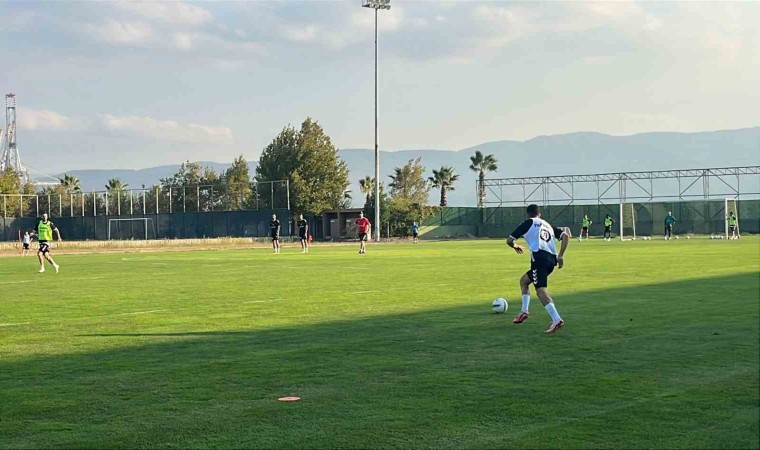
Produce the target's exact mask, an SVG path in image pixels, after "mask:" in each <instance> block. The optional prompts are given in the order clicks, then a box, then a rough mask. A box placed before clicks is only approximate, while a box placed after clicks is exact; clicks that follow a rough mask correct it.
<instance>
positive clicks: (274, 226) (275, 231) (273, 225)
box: [269, 214, 280, 253]
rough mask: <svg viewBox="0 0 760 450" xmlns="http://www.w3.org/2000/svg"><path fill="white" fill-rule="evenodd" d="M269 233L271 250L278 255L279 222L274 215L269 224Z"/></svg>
mask: <svg viewBox="0 0 760 450" xmlns="http://www.w3.org/2000/svg"><path fill="white" fill-rule="evenodd" d="M269 233H270V235H271V236H272V249H273V250H274V252H275V253H280V221H279V220H277V215H275V214H272V220H271V221H270V222H269Z"/></svg>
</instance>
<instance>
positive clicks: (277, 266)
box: [0, 238, 760, 448]
mask: <svg viewBox="0 0 760 450" xmlns="http://www.w3.org/2000/svg"><path fill="white" fill-rule="evenodd" d="M57 260H58V262H59V263H60V264H61V266H62V271H61V273H60V274H57V275H56V274H55V273H53V272H52V270H48V272H47V273H45V274H37V273H36V270H37V267H36V262H35V260H34V259H32V258H26V259H22V258H19V257H6V258H0V289H1V290H2V291H1V292H2V296H1V297H0V298H1V300H0V447H2V448H30V447H47V448H49V447H59V448H82V447H90V448H92V447H99V448H104V447H105V448H137V447H142V448H188V447H193V448H199V447H203V448H206V447H218V448H230V447H235V448H240V447H288V448H293V447H299V448H300V447H307V448H311V447H321V448H324V447H343V448H345V447H352V448H355V447H363V448H366V447H403V448H411V447H415V448H452V447H453V448H464V447H466V448H473V447H476V448H503V447H521V448H523V447H525V448H534V447H552V448H559V447H564V448H568V447H572V448H578V447H586V448H588V447H597V448H610V447H617V448H758V447H760V441H759V437H758V436H759V434H758V433H759V426H758V423H759V422H760V394H759V390H760V381H759V378H760V344H759V340H760V336H759V331H758V330H759V329H760V239H757V238H747V239H743V240H741V241H710V240H708V239H701V240H697V239H692V240H689V241H686V240H680V241H671V242H663V241H650V242H643V241H636V242H623V243H621V242H610V243H605V242H602V241H592V242H583V243H578V242H577V241H575V240H574V241H572V242H571V245H570V249H569V251H568V254H567V257H566V267H565V268H564V269H562V270H559V271H555V273H554V274H553V275H552V277H551V279H550V283H551V284H550V290H551V291H552V293H553V295H554V298H555V301H556V304H557V308H558V310H559V312H560V313H561V314H562V316H563V318H564V319H565V321H566V323H567V326H566V327H565V328H563V329H562V330H560V331H559V332H558V333H557V334H555V335H544V334H543V331H544V329H546V327H547V326H548V324H549V317H548V315H547V314H546V312H545V310H543V308H542V307H541V304H540V302H539V301H538V300H537V299H536V298H535V296H533V301H532V304H531V310H532V315H531V318H530V319H529V320H528V321H527V322H525V323H524V324H522V325H514V324H512V323H511V319H512V317H513V316H514V315H515V314H516V313H517V312H519V308H520V297H519V294H520V292H519V287H518V285H517V278H518V277H519V276H520V275H521V274H522V273H523V272H524V271H525V270H526V269H527V267H528V261H529V257H528V256H527V255H523V256H518V255H516V254H514V253H513V252H511V251H508V249H507V248H506V247H505V245H504V243H503V241H470V242H423V243H421V244H419V245H417V246H414V245H411V244H387V245H382V246H370V247H369V250H368V253H367V254H366V255H363V256H362V255H358V254H357V248H356V247H355V246H350V247H349V246H323V247H319V246H315V247H314V248H313V250H312V253H310V254H309V255H302V254H300V253H299V250H298V249H296V248H295V247H291V248H286V249H284V250H283V253H282V254H280V255H273V254H271V253H270V252H269V251H267V250H264V249H260V248H259V249H250V250H245V249H234V250H228V251H223V250H215V251H195V252H164V253H131V254H127V253H122V254H91V255H69V256H67V255H60V256H58V257H57ZM497 296H501V297H505V298H507V299H508V300H509V302H510V310H509V311H508V312H507V314H506V315H495V314H492V313H491V311H490V303H491V301H492V299H493V298H495V297H497ZM287 395H296V396H300V397H302V400H301V401H300V402H296V403H281V402H278V401H277V398H278V397H281V396H287Z"/></svg>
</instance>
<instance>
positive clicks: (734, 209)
mask: <svg viewBox="0 0 760 450" xmlns="http://www.w3.org/2000/svg"><path fill="white" fill-rule="evenodd" d="M729 213H734V217H736V237H739V236H740V235H741V233H740V232H739V199H737V198H726V199H725V204H724V206H723V215H724V216H725V217H724V218H723V222H724V223H723V224H724V226H725V232H726V239H731V238H732V236H731V229H730V228H729V225H728V215H729Z"/></svg>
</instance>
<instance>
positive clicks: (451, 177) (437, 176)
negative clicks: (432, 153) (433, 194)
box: [428, 166, 459, 206]
mask: <svg viewBox="0 0 760 450" xmlns="http://www.w3.org/2000/svg"><path fill="white" fill-rule="evenodd" d="M458 179H459V175H456V174H454V168H453V167H450V166H449V167H447V166H441V169H440V170H435V169H433V176H432V177H430V178H428V180H430V182H431V183H432V186H433V187H434V188H437V189H440V190H441V206H446V205H447V204H448V201H447V199H446V193H447V192H448V191H453V190H454V183H455V182H456V181H457V180H458Z"/></svg>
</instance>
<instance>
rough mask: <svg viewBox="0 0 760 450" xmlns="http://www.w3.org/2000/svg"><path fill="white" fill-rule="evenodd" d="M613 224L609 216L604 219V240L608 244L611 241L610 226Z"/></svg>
mask: <svg viewBox="0 0 760 450" xmlns="http://www.w3.org/2000/svg"><path fill="white" fill-rule="evenodd" d="M614 223H615V221H614V220H612V217H610V215H609V214H607V216H606V217H605V218H604V240H605V241H607V242H609V241H611V240H612V225H613V224H614Z"/></svg>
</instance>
